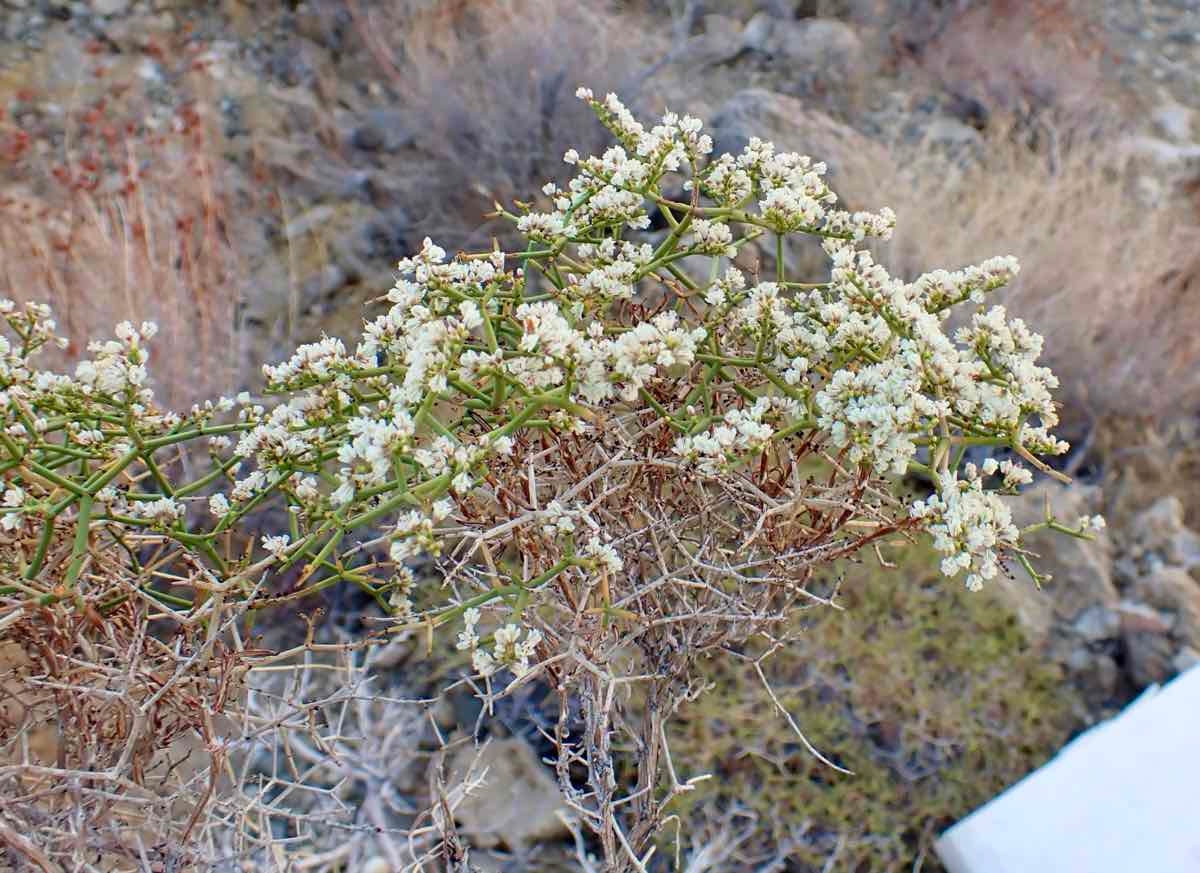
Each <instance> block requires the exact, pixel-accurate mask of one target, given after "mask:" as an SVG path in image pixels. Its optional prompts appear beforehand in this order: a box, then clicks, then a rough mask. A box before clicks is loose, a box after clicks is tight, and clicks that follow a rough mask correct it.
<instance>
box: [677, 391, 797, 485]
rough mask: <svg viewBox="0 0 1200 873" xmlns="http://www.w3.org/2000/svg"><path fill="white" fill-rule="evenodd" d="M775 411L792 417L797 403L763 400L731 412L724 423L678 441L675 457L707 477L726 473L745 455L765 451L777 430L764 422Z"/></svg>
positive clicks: (771, 399) (766, 398)
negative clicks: (690, 464) (693, 466)
mask: <svg viewBox="0 0 1200 873" xmlns="http://www.w3.org/2000/svg"><path fill="white" fill-rule="evenodd" d="M772 411H782V412H784V413H786V414H790V415H792V416H793V417H794V416H795V414H796V403H795V401H792V400H786V399H780V398H777V397H760V398H759V399H758V400H757V401H755V403H754V405H753V406H751V407H750V408H749V409H731V410H729V411H728V412H726V413H725V419H724V422H723V423H722V424H719V425H717V426H716V427H713V428H710V429H708V430H706V431H704V432H703V433H699V434H695V435H693V436H684V437H680V438H679V439H677V440H676V441H675V444H674V446H673V449H674V451H675V454H677V455H679V456H680V457H682V458H683V459H684V460H685V461H688V462H691V463H694V464H696V465H697V467H698V469H699V470H700V471H701V472H702V473H705V474H707V475H718V474H720V473H722V472H725V471H727V470H728V469H729V468H730V466H731V464H733V463H734V462H736V461H737V460H738V459H740V458H741V457H742V456H744V455H752V454H758V453H760V452H762V451H763V450H764V449H765V448H766V447H767V445H768V444H769V443H770V441H771V438H772V437H773V436H774V435H775V428H774V427H772V426H771V425H770V424H769V423H767V422H764V421H763V419H764V418H765V417H769V414H770V413H771V412H772Z"/></svg>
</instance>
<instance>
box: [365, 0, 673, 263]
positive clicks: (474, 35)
mask: <svg viewBox="0 0 1200 873" xmlns="http://www.w3.org/2000/svg"><path fill="white" fill-rule="evenodd" d="M348 5H349V7H350V9H351V10H352V13H353V17H354V21H355V24H356V29H357V32H358V34H359V36H360V38H361V40H362V41H363V42H364V43H365V44H366V46H367V48H368V50H369V51H370V53H371V54H372V56H373V57H374V58H375V59H376V61H377V67H378V69H379V70H380V72H381V74H382V75H383V76H384V77H386V81H387V82H388V84H389V87H390V88H391V89H392V90H393V91H394V93H395V95H396V100H395V104H396V105H398V106H400V107H403V109H404V112H405V124H406V125H407V126H408V129H409V130H410V131H411V133H412V135H413V137H414V147H415V155H414V156H412V157H411V158H410V157H408V156H406V159H405V162H404V165H403V166H402V167H400V168H399V170H400V176H399V177H398V178H395V179H393V180H391V181H393V182H394V183H395V184H396V185H397V186H399V189H400V197H401V200H402V202H404V203H408V204H419V210H414V211H415V212H418V215H417V224H418V226H419V230H420V232H421V233H427V234H429V235H431V236H434V238H436V239H438V240H439V241H440V242H443V243H445V244H447V245H449V246H454V247H470V246H479V245H487V243H488V241H489V240H490V238H491V235H492V234H503V233H506V232H507V228H506V227H505V226H502V225H501V224H500V223H497V222H491V221H488V220H487V219H485V218H484V215H485V213H488V212H490V211H491V209H492V206H493V204H494V203H495V202H497V201H498V202H500V203H502V204H505V205H510V204H511V203H512V201H513V199H514V198H516V197H523V198H527V197H530V196H532V195H534V194H535V193H536V192H537V191H539V190H540V189H541V187H542V185H543V184H544V183H545V182H546V181H547V180H549V179H562V178H563V177H564V175H565V174H564V170H566V169H568V168H567V167H565V166H564V164H563V162H562V156H563V153H564V152H565V151H566V150H567V148H569V147H572V146H574V147H577V148H579V149H581V150H584V149H588V150H599V149H602V148H603V147H604V146H605V145H606V144H607V143H608V138H607V135H606V133H605V131H604V130H603V128H602V127H601V126H600V125H599V124H598V123H597V122H596V120H595V117H594V116H593V115H592V114H591V113H590V111H589V110H588V108H587V107H586V106H584V105H583V104H582V103H581V102H580V101H579V100H577V99H576V98H575V89H576V88H577V87H578V86H580V85H587V86H589V87H591V88H593V89H594V90H596V91H598V92H604V91H606V90H617V91H620V92H621V94H622V96H623V97H625V98H626V99H627V100H629V101H630V102H632V103H633V104H635V105H636V104H637V103H638V102H639V100H641V99H644V98H645V97H646V95H645V94H644V93H643V90H642V80H643V78H644V77H645V75H646V73H647V72H648V71H649V69H650V67H651V65H652V64H653V62H654V61H655V60H656V59H657V58H658V57H659V56H660V55H661V54H663V53H664V52H665V51H666V49H667V48H668V47H669V46H667V45H666V44H665V39H666V36H667V34H666V32H665V31H666V30H667V28H665V27H663V26H662V24H661V22H658V23H655V22H646V23H645V26H644V29H643V26H642V22H641V21H640V20H639V18H638V17H637V15H636V14H635V13H631V12H619V11H618V10H617V8H616V4H614V3H610V2H603V3H596V4H573V3H572V4H564V3H558V2H554V0H486V2H479V3H466V2H451V3H440V4H414V3H402V2H391V3H383V4H378V5H368V4H366V3H360V2H356V0H349V3H348ZM396 34H402V35H403V36H402V37H397V36H396ZM664 87H665V86H664V84H663V83H662V82H661V81H656V82H655V89H656V90H658V91H660V92H661V90H662V89H663V88H664Z"/></svg>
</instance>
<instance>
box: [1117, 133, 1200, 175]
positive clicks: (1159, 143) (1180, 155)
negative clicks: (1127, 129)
mask: <svg viewBox="0 0 1200 873" xmlns="http://www.w3.org/2000/svg"><path fill="white" fill-rule="evenodd" d="M1124 148H1125V151H1126V153H1127V154H1129V155H1131V156H1132V157H1135V158H1144V159H1146V160H1149V161H1151V162H1153V163H1154V164H1156V165H1158V166H1159V167H1160V168H1162V169H1165V170H1173V171H1181V172H1185V173H1190V172H1193V171H1194V170H1195V169H1196V168H1197V167H1200V143H1180V144H1176V143H1173V142H1168V141H1167V140H1165V139H1159V138H1157V137H1153V136H1135V137H1131V138H1130V139H1128V140H1126V142H1125V146H1124Z"/></svg>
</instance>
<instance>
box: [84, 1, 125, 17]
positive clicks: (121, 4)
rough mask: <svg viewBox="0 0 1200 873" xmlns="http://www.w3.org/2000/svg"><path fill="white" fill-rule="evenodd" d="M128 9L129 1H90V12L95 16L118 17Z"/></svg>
mask: <svg viewBox="0 0 1200 873" xmlns="http://www.w3.org/2000/svg"><path fill="white" fill-rule="evenodd" d="M128 8H129V0H92V11H93V12H95V13H96V14H97V15H105V16H108V15H120V14H122V13H123V12H125V10H126V9H128Z"/></svg>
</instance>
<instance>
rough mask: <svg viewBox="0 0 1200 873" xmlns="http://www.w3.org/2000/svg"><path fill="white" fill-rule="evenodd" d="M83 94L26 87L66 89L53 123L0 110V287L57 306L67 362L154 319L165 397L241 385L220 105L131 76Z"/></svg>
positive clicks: (179, 400)
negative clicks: (153, 89)
mask: <svg viewBox="0 0 1200 873" xmlns="http://www.w3.org/2000/svg"><path fill="white" fill-rule="evenodd" d="M84 75H87V74H86V73H85V74H84ZM203 80H204V75H203V72H202V71H198V72H197V73H196V74H195V75H194V76H193V78H192V82H191V84H192V85H197V86H202V85H203ZM80 93H82V89H80V90H78V91H75V92H72V93H70V94H66V95H63V94H55V93H46V94H36V95H35V94H30V95H27V96H28V98H29V101H27V102H31V105H36V104H35V103H33V102H32V101H43V100H44V101H55V100H59V99H65V101H66V104H65V107H64V112H63V114H62V117H61V118H60V119H57V120H56V119H53V118H51V119H49V120H47V119H39V118H37V117H36V116H34V115H26V116H24V117H22V118H21V119H19V120H14V119H13V118H11V117H10V118H4V117H0V144H2V146H3V150H2V152H0V253H2V257H0V296H4V297H11V298H14V299H16V300H18V301H26V300H38V301H44V302H48V303H50V304H51V305H52V306H53V307H54V309H55V311H56V312H57V313H59V316H60V319H61V324H60V328H61V332H62V333H63V334H64V335H66V336H67V337H68V339H69V340H70V342H71V345H70V347H69V348H68V350H67V351H66V353H65V359H66V360H65V361H64V362H63V363H71V362H73V361H75V360H78V359H79V358H80V357H83V356H84V355H85V353H86V347H87V343H88V341H89V340H91V339H96V338H104V337H106V336H108V335H109V333H110V332H111V329H112V325H114V324H115V323H116V322H118V321H122V320H131V321H143V320H153V321H157V322H158V324H159V327H160V330H161V335H162V337H163V342H162V345H161V348H165V349H169V350H170V352H169V354H168V355H166V356H165V358H164V360H162V361H160V362H158V363H157V364H156V366H155V371H156V373H157V374H158V378H159V381H158V383H156V385H155V387H156V389H157V390H158V391H159V392H160V396H161V397H162V398H163V399H164V400H165V401H167V402H168V403H169V404H174V405H180V404H186V403H190V402H192V401H194V400H196V399H199V398H202V397H208V396H212V395H213V394H215V393H219V392H223V391H228V390H230V389H232V388H234V387H235V385H236V384H237V381H238V377H239V374H240V372H241V368H242V360H241V355H242V350H241V349H240V340H241V337H240V335H239V332H238V330H237V327H236V323H237V317H238V305H239V296H240V293H241V282H240V274H239V270H240V264H239V256H238V251H237V246H236V239H237V231H236V229H235V228H234V227H233V226H232V225H233V223H234V222H235V221H236V219H235V218H234V217H233V216H234V213H235V204H234V203H232V202H231V201H232V194H231V192H230V191H229V190H228V186H227V184H226V181H227V179H226V177H227V167H225V166H224V165H223V163H222V161H223V158H222V154H221V133H220V130H219V125H218V119H217V117H216V113H215V111H214V110H213V108H212V105H211V104H210V103H208V102H207V101H204V100H196V101H194V102H189V103H184V104H182V105H180V106H179V107H178V108H177V109H175V110H174V111H171V112H169V113H167V112H164V111H162V107H161V106H155V105H153V103H152V101H150V100H149V99H147V98H145V97H144V96H142V95H141V94H139V93H138V92H136V91H134V90H131V89H130V85H129V83H128V82H124V83H114V85H113V87H112V89H111V93H109V94H105V95H104V96H99V97H89V98H87V99H82V98H79V96H78V95H79V94H80ZM88 93H89V94H95V93H96V92H95V91H89V92H88Z"/></svg>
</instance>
